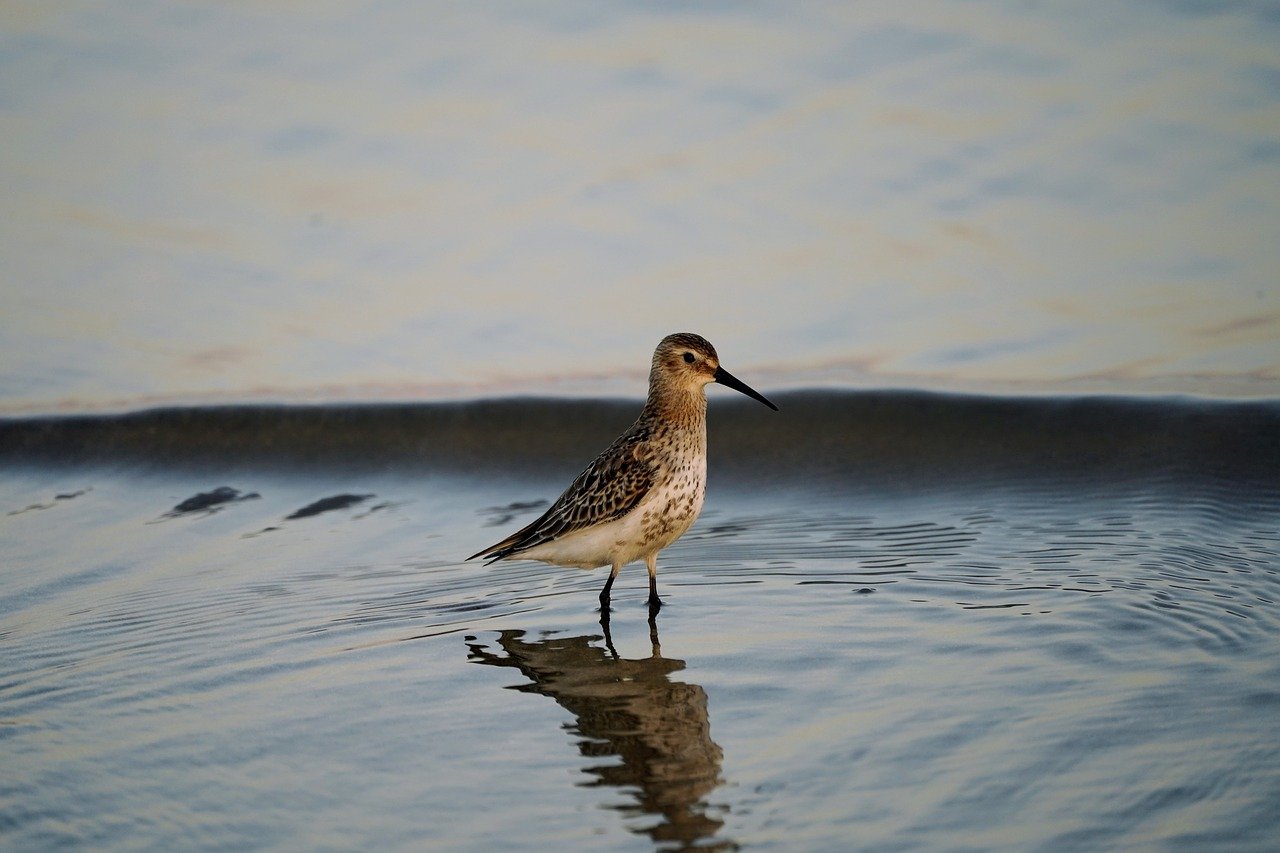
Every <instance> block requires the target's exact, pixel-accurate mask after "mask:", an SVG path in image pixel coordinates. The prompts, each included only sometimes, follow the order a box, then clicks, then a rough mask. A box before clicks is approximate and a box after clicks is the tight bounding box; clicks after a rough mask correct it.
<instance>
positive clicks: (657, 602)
mask: <svg viewBox="0 0 1280 853" xmlns="http://www.w3.org/2000/svg"><path fill="white" fill-rule="evenodd" d="M645 562H646V564H647V565H648V567H649V618H650V619H652V618H653V617H654V616H656V615H657V613H658V611H659V610H661V609H662V599H660V598H658V555H657V554H654V555H653V556H651V557H649V559H648V560H646V561H645Z"/></svg>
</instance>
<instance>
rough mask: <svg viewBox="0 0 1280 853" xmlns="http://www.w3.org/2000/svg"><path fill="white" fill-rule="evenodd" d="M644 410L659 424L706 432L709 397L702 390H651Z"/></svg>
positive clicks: (662, 388) (665, 388)
mask: <svg viewBox="0 0 1280 853" xmlns="http://www.w3.org/2000/svg"><path fill="white" fill-rule="evenodd" d="M644 408H645V413H646V414H648V415H650V416H651V417H653V418H654V419H655V420H656V421H657V422H658V423H666V424H670V425H672V426H674V427H676V428H678V429H687V430H693V431H697V432H705V430H706V426H707V395H706V392H705V391H704V390H703V389H702V388H693V389H687V388H671V387H655V388H651V389H650V391H649V399H648V400H646V401H645V404H644Z"/></svg>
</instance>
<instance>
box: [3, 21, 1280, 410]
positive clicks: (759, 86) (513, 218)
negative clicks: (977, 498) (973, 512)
mask: <svg viewBox="0 0 1280 853" xmlns="http://www.w3.org/2000/svg"><path fill="white" fill-rule="evenodd" d="M1278 45H1280V14H1278V13H1277V11H1276V6H1275V5H1274V4H1273V3H1269V2H1254V0H1214V2H1177V1H1176V0H1143V2H1128V3H1112V4H1096V5H1090V6H1088V7H1087V8H1082V7H1080V6H1079V4H1072V3H1026V2H1021V0H981V2H967V3H963V4H957V3H954V2H949V0H917V1H916V2H911V3H908V4H903V3H900V2H896V0H864V2H859V3H846V2H809V3H805V4H803V5H801V6H797V5H796V4H794V3H770V2H752V3H732V4H728V3H698V4H672V3H643V4H635V3H614V4H604V5H602V4H600V3H596V2H591V0H554V2H544V3H538V4H536V5H533V6H531V5H529V4H527V3H518V2H515V3H513V2H493V3H485V4H480V5H477V4H466V5H457V4H441V3H421V2H406V0H383V2H377V3H372V4H361V5H350V6H349V5H346V4H316V3H313V2H299V0H275V2H271V3H266V4H255V5H254V6H252V7H250V6H245V5H243V4H226V3H200V2H186V3H180V4H175V3H171V2H134V3H130V4H128V5H127V7H125V8H122V7H121V5H120V4H118V3H107V2H93V0H88V2H79V3H67V4H47V3H35V4H31V3H28V4H4V6H3V7H2V8H0V138H3V140H4V145H3V146H0V186H3V187H4V192H3V193H0V412H4V413H15V412H31V411H50V410H83V409H89V410H96V409H101V408H103V407H113V408H118V409H127V408H136V407H139V406H142V405H154V404H156V402H157V401H161V402H175V401H176V402H189V401H192V400H197V401H205V402H209V401H214V402H217V401H232V402H234V401H245V400H273V399H281V398H287V399H295V400H297V399H304V400H311V399H326V400H337V401H339V402H343V401H347V400H351V399H373V400H385V399H405V398H410V399H422V398H427V399H432V398H440V397H445V396H447V397H452V398H458V397H470V396H475V395H476V394H477V393H482V394H485V395H494V396H500V395H507V394H514V393H529V392H530V391H533V392H536V393H555V394H560V393H569V392H572V393H575V394H585V395H591V396H595V395H602V394H627V395H635V394H639V393H642V391H643V381H644V376H645V374H644V366H645V365H646V364H647V359H648V357H649V354H650V352H651V351H652V350H651V348H652V347H653V345H654V344H655V343H656V342H657V341H658V340H659V339H660V338H661V337H662V336H663V335H665V334H667V333H669V332H672V331H676V330H679V329H691V330H693V331H697V332H699V333H702V334H704V335H706V336H707V337H708V338H709V339H710V340H712V341H714V342H715V343H716V345H717V346H718V347H719V348H720V353H721V355H722V356H724V357H725V358H726V359H727V360H728V363H729V366H730V367H731V369H733V370H734V371H736V372H737V373H738V374H739V375H744V376H748V377H749V378H751V379H752V380H753V381H754V383H755V384H756V386H757V387H761V388H763V389H765V390H766V391H768V390H773V389H779V388H788V387H797V386H800V385H812V384H828V385H834V386H856V387H884V386H892V387H904V386H905V387H917V388H918V387H925V388H935V389H955V388H964V389H970V390H973V389H976V390H982V391H984V392H988V393H990V392H992V391H995V392H999V393H1025V392H1027V391H1044V390H1046V386H1048V388H1047V390H1049V391H1053V392H1057V393H1064V392H1067V393H1080V392H1082V391H1111V392H1114V391H1120V392H1123V393H1150V392H1153V391H1154V392H1157V393H1202V394H1214V395H1220V396H1271V397H1274V396H1277V395H1280V347H1278V346H1277V343H1276V342H1277V341H1280V288H1277V285H1276V282H1277V280H1280V241H1278V240H1276V234H1277V233H1280V195H1278V194H1277V192H1276V187H1277V186H1280V60H1278V59H1277V57H1280V51H1278V50H1277V46H1278Z"/></svg>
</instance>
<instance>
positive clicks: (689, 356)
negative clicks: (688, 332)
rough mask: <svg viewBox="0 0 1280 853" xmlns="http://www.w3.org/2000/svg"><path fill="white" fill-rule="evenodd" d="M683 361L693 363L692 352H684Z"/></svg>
mask: <svg viewBox="0 0 1280 853" xmlns="http://www.w3.org/2000/svg"><path fill="white" fill-rule="evenodd" d="M684 363H685V364H693V353H691V352H687V353H685V354H684Z"/></svg>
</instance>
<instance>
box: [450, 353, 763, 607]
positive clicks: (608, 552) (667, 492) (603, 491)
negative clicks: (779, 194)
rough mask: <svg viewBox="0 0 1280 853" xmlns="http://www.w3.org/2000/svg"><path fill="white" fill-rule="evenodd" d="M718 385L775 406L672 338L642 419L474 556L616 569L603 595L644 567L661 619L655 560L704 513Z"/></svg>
mask: <svg viewBox="0 0 1280 853" xmlns="http://www.w3.org/2000/svg"><path fill="white" fill-rule="evenodd" d="M711 382H720V383H722V384H725V385H728V386H729V387H732V388H735V389H737V390H739V391H742V392H743V393H744V394H747V395H749V396H751V397H754V398H755V399H757V400H760V401H761V402H762V403H764V404H765V405H767V406H769V407H770V408H773V409H776V408H777V407H776V406H774V405H773V404H772V403H770V402H769V401H768V400H766V399H765V398H764V397H762V396H761V395H760V394H758V393H756V392H755V391H753V390H752V389H751V388H749V387H747V386H746V385H744V384H743V383H741V382H739V381H738V380H737V379H735V378H734V377H733V376H732V375H731V374H729V373H728V372H727V371H725V370H724V369H723V368H721V367H720V360H719V357H718V356H717V354H716V351H715V347H713V346H712V345H711V344H710V342H708V341H707V340H706V339H705V338H703V337H700V336H699V335H695V334H692V333H689V332H680V333H677V334H674V335H668V336H667V337H665V338H663V339H662V341H661V342H660V343H659V344H658V347H657V349H656V350H654V353H653V361H652V365H651V368H650V371H649V396H648V399H647V400H646V401H645V405H644V409H642V410H641V412H640V416H639V417H638V418H637V419H636V421H635V423H633V424H632V425H631V426H630V427H629V428H628V429H627V430H626V431H625V432H624V433H623V434H622V435H620V436H619V437H618V438H617V439H616V440H615V441H614V442H613V443H612V444H610V445H609V447H608V448H606V449H605V451H604V452H603V453H601V454H600V455H599V456H597V457H596V458H595V459H594V460H593V461H592V462H591V464H590V465H588V466H587V468H586V470H584V471H583V472H582V473H581V474H579V475H578V477H577V478H576V479H575V480H574V481H573V482H572V483H571V484H570V485H569V487H568V488H567V489H565V491H564V493H563V494H561V495H560V497H559V498H557V499H556V501H555V502H554V503H553V504H552V505H551V506H550V507H549V508H548V509H547V511H546V512H544V513H543V514H542V515H541V516H539V517H538V518H536V519H534V521H533V522H531V523H530V524H528V525H526V526H525V527H523V528H521V529H520V530H517V531H516V532H515V533H512V534H511V535H510V536H508V537H507V538H505V539H503V540H502V541H500V542H496V543H494V544H493V545H490V546H489V547H488V548H485V549H484V550H482V551H479V552H478V553H476V554H473V555H471V557H468V558H467V559H474V558H475V557H487V558H489V562H491V563H492V562H495V561H497V560H514V559H532V560H542V561H543V562H548V563H553V564H557V565H566V566H577V567H580V568H596V567H598V566H604V565H612V567H613V568H612V571H611V572H610V575H609V580H608V582H607V583H606V584H605V587H604V590H603V591H602V592H601V594H600V600H601V606H602V607H603V608H604V612H605V613H607V612H608V601H609V591H610V588H611V587H612V585H613V580H614V578H615V577H617V574H618V571H619V570H620V569H621V568H622V566H623V565H625V564H627V563H630V562H632V561H633V560H638V559H641V558H643V559H644V560H645V562H646V564H647V566H648V569H649V606H650V611H651V613H652V612H656V611H657V609H658V607H659V606H661V602H659V600H658V594H657V581H656V571H657V570H656V560H657V554H658V552H659V551H661V550H662V549H663V548H665V547H666V546H667V545H670V544H671V543H672V542H674V541H675V540H676V539H678V538H679V537H680V536H681V535H683V533H684V532H685V531H686V530H688V529H689V527H690V525H692V524H693V522H694V521H695V520H696V519H697V517H698V514H699V513H700V512H701V511H702V500H703V496H704V494H705V492H706V470H707V467H706V466H707V433H706V411H707V398H706V392H705V388H706V385H707V384H708V383H711Z"/></svg>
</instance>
